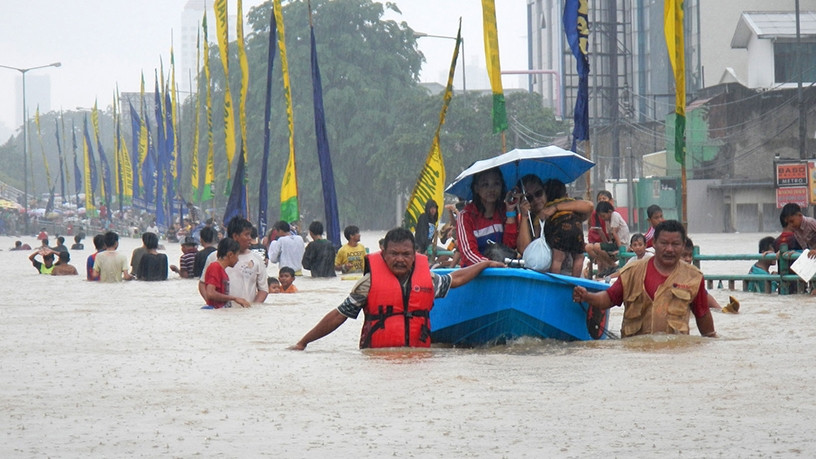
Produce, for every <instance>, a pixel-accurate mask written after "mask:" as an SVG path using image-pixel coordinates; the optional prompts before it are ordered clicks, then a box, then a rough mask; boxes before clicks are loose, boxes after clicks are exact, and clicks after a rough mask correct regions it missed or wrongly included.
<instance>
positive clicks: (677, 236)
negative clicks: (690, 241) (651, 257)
mask: <svg viewBox="0 0 816 459" xmlns="http://www.w3.org/2000/svg"><path fill="white" fill-rule="evenodd" d="M685 246H686V241H685V240H684V239H683V235H682V234H681V233H680V232H673V231H661V232H660V234H659V235H658V236H657V238H656V239H655V241H654V248H655V259H656V261H658V262H660V264H661V265H663V266H665V267H670V266H674V265H676V264H677V261H678V260H680V256H681V255H682V254H683V250H684V249H685Z"/></svg>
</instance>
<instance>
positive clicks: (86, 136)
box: [82, 113, 98, 218]
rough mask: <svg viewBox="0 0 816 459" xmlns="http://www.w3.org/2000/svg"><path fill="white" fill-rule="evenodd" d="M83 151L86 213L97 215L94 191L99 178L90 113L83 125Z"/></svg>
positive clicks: (88, 215) (92, 215) (89, 215)
mask: <svg viewBox="0 0 816 459" xmlns="http://www.w3.org/2000/svg"><path fill="white" fill-rule="evenodd" d="M82 151H83V153H84V156H85V158H84V159H85V215H86V216H87V217H89V218H90V217H94V216H96V207H95V206H94V193H95V192H96V185H97V183H98V178H97V175H96V162H95V161H94V155H93V144H92V143H91V134H90V133H89V132H88V115H87V113H86V114H85V121H84V126H83V142H82Z"/></svg>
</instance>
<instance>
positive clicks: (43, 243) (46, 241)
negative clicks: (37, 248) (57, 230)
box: [42, 238, 49, 246]
mask: <svg viewBox="0 0 816 459" xmlns="http://www.w3.org/2000/svg"><path fill="white" fill-rule="evenodd" d="M48 244H49V242H48V238H45V239H43V240H42V245H44V246H47V245H48Z"/></svg>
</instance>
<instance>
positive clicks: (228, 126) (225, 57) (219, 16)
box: [213, 0, 235, 177]
mask: <svg viewBox="0 0 816 459" xmlns="http://www.w3.org/2000/svg"><path fill="white" fill-rule="evenodd" d="M213 9H214V10H215V29H216V35H217V36H218V48H219V51H220V55H221V65H222V66H223V67H224V82H225V84H224V145H225V150H226V152H227V177H231V176H232V172H231V171H232V158H233V157H235V113H234V109H233V107H232V94H231V93H230V85H229V28H228V24H227V0H215V3H214V4H213Z"/></svg>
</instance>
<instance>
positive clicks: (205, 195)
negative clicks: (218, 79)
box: [199, 11, 215, 201]
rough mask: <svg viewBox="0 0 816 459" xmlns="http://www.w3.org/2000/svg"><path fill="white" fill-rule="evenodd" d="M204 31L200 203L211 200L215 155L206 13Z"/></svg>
mask: <svg viewBox="0 0 816 459" xmlns="http://www.w3.org/2000/svg"><path fill="white" fill-rule="evenodd" d="M202 28H203V29H204V85H205V86H206V91H205V93H204V94H205V98H204V105H205V107H206V109H207V163H206V165H205V166H204V167H205V169H204V188H203V189H202V190H201V196H200V197H199V199H200V201H209V200H210V199H212V198H213V183H214V182H215V154H214V150H213V119H212V95H211V93H210V45H209V42H208V38H207V12H206V11H205V12H204V19H203V20H202Z"/></svg>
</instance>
